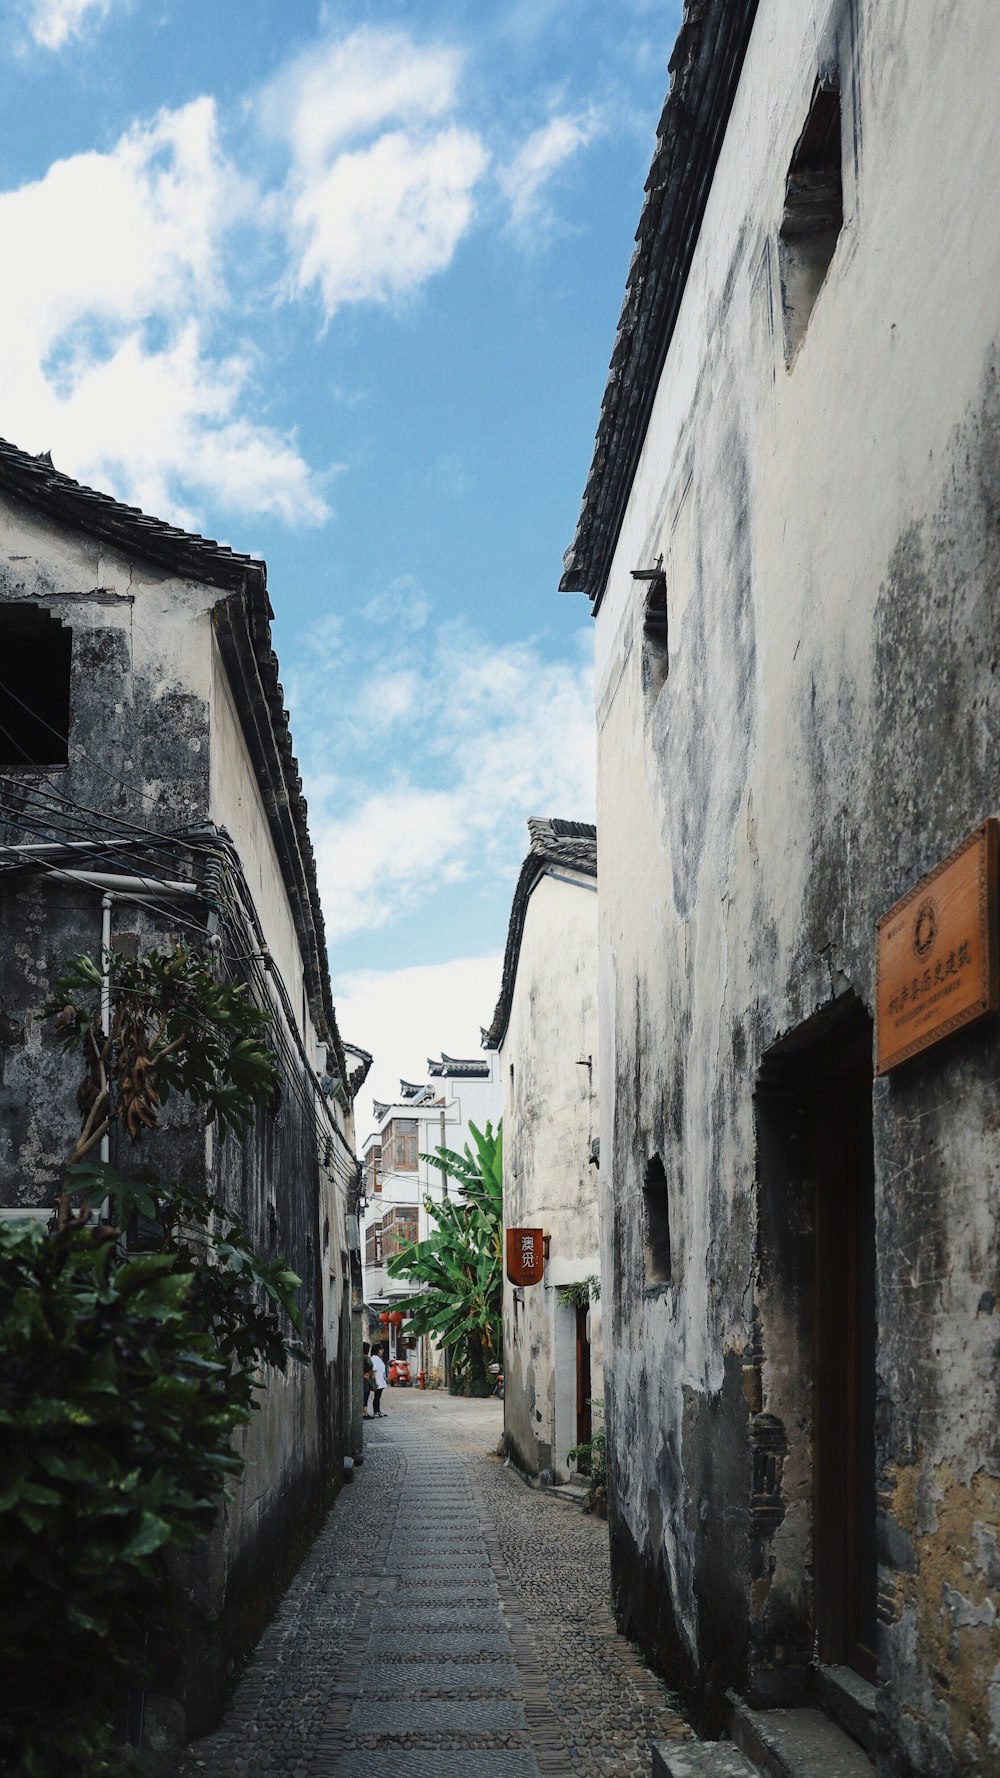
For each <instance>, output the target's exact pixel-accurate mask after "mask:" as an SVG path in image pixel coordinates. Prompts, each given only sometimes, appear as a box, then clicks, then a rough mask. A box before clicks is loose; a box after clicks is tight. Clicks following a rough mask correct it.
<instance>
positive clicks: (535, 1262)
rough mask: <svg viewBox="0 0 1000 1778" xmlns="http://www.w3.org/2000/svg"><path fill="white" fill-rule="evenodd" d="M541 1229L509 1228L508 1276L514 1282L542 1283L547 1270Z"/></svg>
mask: <svg viewBox="0 0 1000 1778" xmlns="http://www.w3.org/2000/svg"><path fill="white" fill-rule="evenodd" d="M543 1241H544V1235H543V1233H542V1230H541V1229H508V1230H507V1276H508V1278H509V1279H510V1282H511V1283H512V1284H541V1282H542V1273H543V1271H544V1270H545V1250H544V1247H543Z"/></svg>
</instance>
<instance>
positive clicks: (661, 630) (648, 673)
mask: <svg viewBox="0 0 1000 1778" xmlns="http://www.w3.org/2000/svg"><path fill="white" fill-rule="evenodd" d="M632 579H633V580H638V581H640V582H644V583H645V587H646V596H645V600H644V601H643V610H642V683H643V689H644V690H645V691H646V693H647V694H648V695H649V696H650V697H653V698H656V697H658V696H659V693H660V691H661V690H662V688H663V686H664V685H665V683H666V678H667V673H668V671H669V666H670V655H669V651H668V647H667V577H666V575H665V574H664V572H663V566H662V558H661V560H660V562H658V563H657V565H656V567H655V568H633V570H632Z"/></svg>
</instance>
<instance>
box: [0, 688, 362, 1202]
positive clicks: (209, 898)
mask: <svg viewBox="0 0 1000 1778" xmlns="http://www.w3.org/2000/svg"><path fill="white" fill-rule="evenodd" d="M10 695H12V696H14V697H15V702H18V703H20V702H21V700H20V699H18V698H16V695H15V694H10ZM25 707H26V706H25ZM46 726H48V727H51V725H48V724H47V725H46ZM53 732H56V731H53ZM0 733H2V734H3V735H4V736H5V737H6V738H7V740H8V741H9V742H10V743H11V745H12V746H14V747H15V748H16V749H17V751H19V752H20V753H22V754H23V755H24V757H25V760H26V761H27V762H28V763H29V764H31V763H32V762H31V760H30V757H29V755H28V753H27V751H26V749H24V748H23V747H21V746H20V744H19V743H18V742H17V741H16V739H15V738H14V737H12V736H11V735H10V733H9V731H8V730H7V729H6V728H5V727H4V726H3V725H2V724H0ZM105 775H107V776H110V777H112V779H113V780H114V781H115V782H117V783H119V784H120V783H121V780H120V779H115V778H114V774H105ZM0 784H5V785H7V786H8V787H9V788H10V789H11V790H14V791H16V793H17V794H18V796H19V798H21V797H23V798H24V800H25V801H27V800H29V799H30V800H33V801H34V803H35V805H36V809H38V812H39V814H40V815H41V816H42V818H43V819H44V820H45V822H46V828H39V827H37V826H35V825H33V824H32V823H30V822H26V821H25V820H24V819H23V813H24V811H23V808H22V809H19V810H18V812H17V814H16V815H15V814H14V813H13V811H10V810H8V809H4V808H3V806H2V804H0V813H2V814H3V816H4V818H5V819H6V820H7V822H8V823H9V825H12V826H14V827H15V828H17V829H18V830H19V831H22V832H26V833H35V834H44V836H45V837H46V838H48V837H50V832H51V831H55V832H57V833H58V834H59V836H60V838H61V839H63V840H65V839H66V838H67V836H70V837H71V838H72V840H74V841H80V839H81V821H80V817H81V816H84V817H86V816H89V817H91V818H92V820H93V821H95V822H100V823H102V824H104V823H106V822H107V821H108V820H110V821H111V822H112V823H113V824H114V825H115V826H117V827H119V828H120V829H122V830H123V832H124V833H125V834H127V835H129V836H132V837H131V838H130V839H129V840H128V841H126V840H124V839H123V840H122V841H121V843H122V844H126V843H128V844H129V845H138V844H140V843H142V844H143V845H144V846H145V847H147V848H148V849H149V850H157V851H161V852H166V853H167V854H168V855H169V857H170V859H171V861H172V862H173V863H174V864H175V867H176V865H177V862H178V860H180V858H181V854H180V850H179V848H181V847H183V848H184V850H185V851H188V852H189V853H190V852H194V853H200V854H202V855H203V856H208V857H212V858H217V857H218V854H219V852H220V851H223V850H224V851H226V852H227V853H228V854H229V855H230V857H231V859H232V858H233V857H234V856H235V861H236V863H237V867H238V868H237V871H236V873H235V874H236V878H237V887H238V889H239V891H240V892H241V895H240V899H241V900H243V899H244V898H245V902H246V903H248V904H249V909H247V907H244V909H241V910H239V913H241V914H242V915H243V920H241V921H240V924H243V923H244V921H245V920H246V918H247V913H248V911H249V914H250V916H251V918H250V924H251V926H252V927H253V928H255V929H256V936H257V938H258V942H259V943H260V944H261V945H262V946H263V945H264V937H263V931H262V929H261V928H260V923H259V918H258V916H257V912H256V908H255V906H254V905H253V899H252V896H251V894H250V891H249V884H248V883H247V882H246V877H245V873H244V872H243V870H242V865H241V864H240V862H239V860H238V855H235V854H234V853H232V852H231V851H230V848H229V847H227V846H225V844H224V842H222V841H221V838H220V841H219V843H218V844H217V845H216V844H214V843H212V842H210V841H205V840H197V839H195V838H194V837H193V836H191V837H188V836H184V837H182V836H180V835H176V836H169V837H167V838H164V836H162V835H159V834H154V833H152V832H151V831H150V830H149V829H147V828H143V827H141V826H140V825H138V824H137V823H134V822H130V821H128V820H126V819H123V818H121V817H116V816H114V815H113V814H112V813H111V812H110V811H99V810H96V809H92V808H91V807H90V806H89V805H87V804H82V803H79V802H75V801H73V799H71V798H67V797H63V796H60V795H59V794H58V792H56V791H54V790H52V789H51V788H49V789H47V790H45V791H42V790H41V788H40V787H39V786H37V785H31V786H24V785H23V784H22V783H20V782H19V781H18V780H16V779H10V778H8V777H6V776H5V775H4V774H0ZM25 793H26V794H25ZM39 805H41V806H40V808H39ZM57 818H58V819H57ZM88 829H89V831H88ZM47 830H49V831H47ZM82 832H83V838H84V839H85V840H86V842H87V843H89V844H92V845H93V848H94V851H95V853H96V854H97V855H98V856H99V857H101V858H104V859H106V860H108V861H109V862H118V863H119V864H121V865H122V866H123V869H124V872H125V874H131V875H134V876H135V878H136V882H137V884H138V885H139V887H140V889H143V890H145V891H147V892H150V893H146V894H140V893H133V892H131V891H129V892H122V893H123V894H124V893H127V894H128V895H129V898H130V899H134V900H135V901H137V902H139V903H140V904H142V905H145V906H147V907H148V908H149V909H150V910H151V911H153V912H156V913H157V914H159V916H160V917H161V918H162V919H163V920H164V921H165V922H166V923H167V924H168V926H169V927H170V929H172V930H178V929H180V928H182V927H183V928H184V929H186V930H188V931H192V932H195V933H196V934H197V935H198V937H199V938H204V936H205V933H204V927H203V926H202V925H199V924H196V923H195V922H194V921H191V920H189V919H187V918H186V917H185V916H183V915H181V914H179V912H178V911H177V910H176V908H170V909H167V908H164V907H163V906H162V904H159V903H157V902H156V901H155V899H154V896H155V890H156V888H157V887H158V886H160V887H162V885H161V884H160V885H158V883H157V880H156V879H155V877H149V876H144V875H142V874H141V873H140V872H138V871H136V869H135V865H134V861H132V860H128V861H126V860H123V859H122V858H121V857H120V855H116V853H115V852H114V851H112V849H111V845H110V843H109V841H108V840H107V839H106V838H99V837H97V836H96V835H95V833H94V830H93V828H91V827H90V823H89V822H87V821H86V820H84V822H83V823H82ZM182 862H184V863H187V860H183V861H182ZM2 868H3V869H17V868H27V869H36V870H38V869H41V870H43V871H47V872H48V873H49V874H50V875H53V876H56V877H59V878H61V879H63V880H65V881H68V882H71V883H78V884H79V883H80V879H79V878H78V877H74V876H73V875H72V874H71V873H70V872H69V871H67V870H64V869H62V870H61V869H60V868H59V866H57V865H53V864H52V863H51V861H49V860H46V859H42V858H40V857H39V856H38V855H37V854H35V855H34V856H32V857H30V858H29V857H25V858H24V860H23V861H21V860H19V861H18V862H17V863H16V864H13V865H7V866H5V867H2ZM81 886H82V887H85V888H92V889H94V890H95V892H97V893H103V891H101V889H100V886H99V885H96V884H87V883H85V882H84V883H82V885H81ZM192 887H195V885H192ZM201 897H202V899H204V900H205V901H206V902H207V903H208V904H209V905H214V906H218V903H217V901H216V898H215V897H214V896H213V895H211V894H208V893H205V891H204V889H203V888H202V890H201ZM227 911H228V913H229V916H230V919H232V918H233V916H234V914H236V913H237V909H236V908H235V907H234V905H233V903H232V901H231V900H230V901H229V905H228V909H227ZM263 954H264V955H266V957H267V961H268V965H269V972H270V976H271V979H272V980H273V982H274V983H275V986H276V987H277V990H278V998H279V999H280V1000H281V1002H282V1011H283V1012H284V1015H285V1019H286V1020H287V1023H288V1026H289V1028H290V1030H291V1031H292V1033H293V1034H294V1037H295V1041H296V1045H297V1047H298V1048H299V1051H300V1057H301V1062H302V1066H303V1068H304V1069H305V1071H306V1072H307V1074H308V1076H309V1085H310V1087H311V1088H312V1089H313V1095H314V1096H310V1097H309V1098H307V1097H306V1091H305V1082H304V1081H302V1079H301V1073H300V1069H299V1067H298V1065H297V1063H296V1060H295V1057H294V1056H293V1054H292V1052H291V1048H290V1045H289V1044H288V1041H287V1037H286V1036H285V1034H284V1032H283V1031H282V1029H281V1024H280V1022H276V1025H275V1029H276V1031H278V1032H280V1033H281V1036H280V1039H279V1041H280V1044H281V1048H282V1049H283V1052H284V1054H283V1060H284V1063H285V1069H284V1072H285V1074H286V1077H287V1078H288V1081H289V1083H290V1084H291V1086H292V1090H293V1092H294V1093H295V1095H296V1098H297V1101H298V1104H299V1107H300V1109H301V1110H302V1112H303V1114H304V1115H305V1116H306V1117H307V1118H309V1119H314V1118H315V1117H316V1115H317V1110H318V1107H319V1106H320V1105H321V1106H322V1108H323V1111H324V1113H325V1124H326V1127H327V1128H328V1130H329V1131H330V1132H332V1134H333V1135H334V1136H335V1137H336V1138H337V1139H338V1141H339V1142H340V1143H341V1144H342V1145H343V1147H344V1149H345V1150H346V1151H347V1154H348V1155H349V1157H350V1160H351V1163H352V1167H351V1170H350V1172H349V1173H348V1172H346V1171H345V1170H344V1168H343V1166H341V1167H339V1168H335V1169H334V1172H335V1176H336V1177H338V1178H339V1180H340V1182H341V1183H342V1184H343V1185H344V1186H345V1188H347V1189H349V1190H354V1191H356V1185H357V1180H356V1169H357V1158H356V1156H355V1154H354V1150H353V1149H352V1147H351V1145H350V1143H349V1142H348V1140H347V1138H346V1136H345V1135H344V1133H343V1131H342V1130H341V1128H340V1126H339V1124H338V1122H337V1120H336V1117H335V1116H334V1115H333V1112H332V1109H331V1107H330V1105H329V1103H328V1102H327V1099H326V1095H325V1093H324V1092H323V1090H322V1086H321V1084H320V1082H319V1080H318V1078H317V1077H316V1074H315V1071H314V1069H313V1067H312V1064H311V1063H310V1061H309V1058H308V1056H307V1054H306V1051H305V1047H304V1045H303V1044H302V1042H301V1039H300V1036H299V1032H298V1025H297V1021H296V1019H295V1014H294V1011H293V1009H292V1006H291V1001H290V997H289V995H288V991H287V988H286V987H285V984H284V981H283V979H282V978H281V974H280V971H279V970H278V968H277V965H276V963H275V961H274V959H273V957H272V956H271V954H270V953H269V952H266V951H265V952H264V953H263ZM244 960H245V961H246V962H248V963H250V964H251V965H256V966H257V986H258V994H261V995H263V997H264V1000H265V1004H267V1005H268V1011H270V1010H271V1008H270V1005H269V1004H268V1003H269V1002H270V1000H271V995H270V993H269V991H268V986H267V980H266V978H264V976H263V972H262V970H261V969H260V960H261V953H255V952H253V951H248V952H246V953H245V954H244ZM230 961H231V962H232V961H233V959H232V958H231V959H230ZM248 985H249V984H248Z"/></svg>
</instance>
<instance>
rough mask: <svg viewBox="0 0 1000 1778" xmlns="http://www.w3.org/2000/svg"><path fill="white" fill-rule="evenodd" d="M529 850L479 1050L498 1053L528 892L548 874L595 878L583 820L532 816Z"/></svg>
mask: <svg viewBox="0 0 1000 1778" xmlns="http://www.w3.org/2000/svg"><path fill="white" fill-rule="evenodd" d="M528 832H529V833H530V835H531V848H530V850H529V852H528V856H527V858H526V859H525V861H524V863H523V864H522V866H521V873H520V876H519V877H518V879H517V887H516V888H515V890H514V900H513V903H512V905H511V910H510V925H509V926H508V928H507V946H506V949H505V951H504V958H503V976H502V978H501V982H500V998H499V1000H498V1001H497V1003H496V1008H495V1011H494V1013H493V1019H492V1023H491V1024H490V1026H489V1029H488V1030H484V1031H483V1048H484V1049H485V1050H498V1049H499V1048H500V1046H501V1044H502V1043H503V1040H504V1038H505V1037H506V1035H507V1026H508V1024H509V1023H510V1009H511V1006H512V1004H513V1000H514V984H515V982H516V980H517V966H518V961H519V959H520V956H521V940H522V939H523V937H524V923H525V920H526V919H527V914H528V902H529V901H530V899H531V895H532V892H533V891H534V889H535V888H536V887H537V885H538V884H539V883H540V882H541V880H542V878H543V877H545V876H548V875H549V874H550V873H551V872H552V871H559V872H563V871H568V872H570V873H571V874H576V875H578V876H582V877H593V878H595V879H596V877H597V829H596V827H592V826H591V825H590V823H589V822H586V821H561V820H559V819H558V817H552V818H551V819H548V820H543V819H541V818H540V817H537V816H533V817H532V819H531V820H530V821H529V822H528Z"/></svg>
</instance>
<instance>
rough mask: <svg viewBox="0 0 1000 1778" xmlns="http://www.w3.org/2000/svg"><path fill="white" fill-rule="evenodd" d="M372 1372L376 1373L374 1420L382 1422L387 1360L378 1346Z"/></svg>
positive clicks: (374, 1354)
mask: <svg viewBox="0 0 1000 1778" xmlns="http://www.w3.org/2000/svg"><path fill="white" fill-rule="evenodd" d="M372 1370H373V1371H374V1372H375V1411H374V1414H373V1415H372V1418H373V1419H375V1420H381V1419H382V1418H383V1414H382V1391H383V1389H384V1388H385V1359H384V1358H383V1357H382V1354H381V1352H380V1351H379V1349H378V1347H377V1346H376V1347H375V1348H374V1350H373V1351H372Z"/></svg>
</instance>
